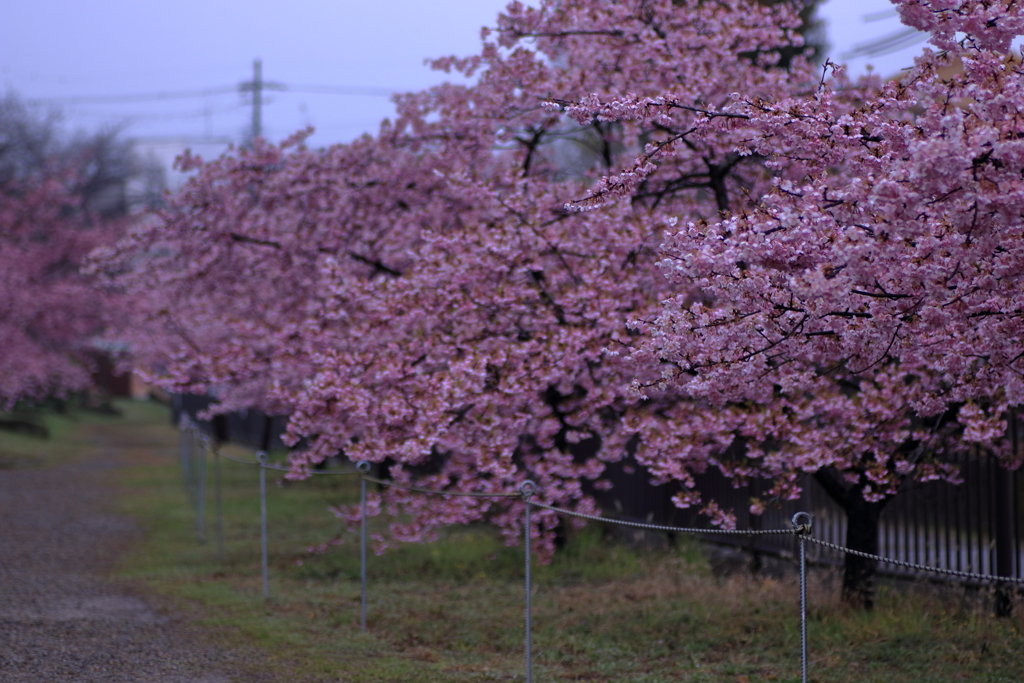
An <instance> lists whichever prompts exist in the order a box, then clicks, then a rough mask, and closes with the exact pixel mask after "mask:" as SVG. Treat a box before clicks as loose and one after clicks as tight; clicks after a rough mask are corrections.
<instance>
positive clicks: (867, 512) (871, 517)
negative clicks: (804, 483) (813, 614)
mask: <svg viewBox="0 0 1024 683" xmlns="http://www.w3.org/2000/svg"><path fill="white" fill-rule="evenodd" d="M814 478H815V480H816V481H817V482H818V483H819V484H821V486H822V488H824V489H825V491H826V493H828V495H829V497H831V498H832V500H834V501H835V502H836V503H837V504H838V505H839V506H840V507H841V508H843V510H844V511H845V512H846V547H847V548H849V549H850V550H859V551H860V552H862V553H869V554H871V555H877V554H878V522H879V519H880V518H881V516H882V508H884V507H885V503H886V501H887V499H883V500H881V501H879V502H876V503H869V502H868V501H866V500H864V497H863V496H862V495H861V493H860V490H861V486H859V485H852V484H850V483H849V482H848V481H846V480H845V479H843V477H842V476H840V475H839V473H838V472H837V471H835V470H834V469H832V468H826V469H822V470H818V471H817V472H815V474H814ZM877 573H878V564H877V561H875V560H869V559H866V558H863V557H858V556H856V555H853V554H851V553H846V557H845V559H844V560H843V593H842V595H843V600H844V601H845V602H848V603H849V604H851V605H854V606H856V607H862V608H864V609H871V608H873V607H874V605H875V575H876V574H877Z"/></svg>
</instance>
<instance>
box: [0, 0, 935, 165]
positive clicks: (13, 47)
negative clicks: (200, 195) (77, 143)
mask: <svg viewBox="0 0 1024 683" xmlns="http://www.w3.org/2000/svg"><path fill="white" fill-rule="evenodd" d="M505 4H506V0H429V1H426V0H369V1H368V0H359V1H358V2H356V1H353V0H291V2H289V3H282V2H280V1H279V0H275V1H273V2H271V1H269V0H248V1H247V2H241V1H240V0H175V2H160V3H156V2H139V0H101V1H100V2H96V3H87V2H82V0H31V1H29V0H5V2H4V6H3V13H2V17H3V18H2V20H0V92H7V91H14V92H16V93H17V94H18V95H19V96H21V97H22V98H23V99H25V100H30V101H37V100H43V101H46V102H48V103H52V104H60V108H61V109H62V110H63V112H64V117H65V120H66V122H67V123H68V124H69V126H70V127H72V128H84V129H96V128H98V127H100V126H103V125H110V124H115V123H120V124H122V125H124V126H126V133H127V134H128V135H130V136H137V137H146V136H171V137H189V138H195V139H198V138H202V137H209V136H213V137H223V138H231V139H234V140H236V141H237V140H238V139H240V138H241V136H242V134H243V132H244V131H245V130H246V129H247V127H248V126H249V125H250V123H249V122H250V120H251V109H250V107H249V105H248V103H247V102H248V101H247V99H246V98H244V97H243V96H242V95H241V94H240V93H239V92H238V91H237V86H238V84H239V83H240V82H242V81H245V80H250V79H251V78H252V63H253V60H254V59H256V58H260V59H262V62H263V77H264V79H266V80H268V81H272V82H277V83H280V84H283V85H285V86H289V87H291V88H292V91H285V92H269V93H268V94H267V100H268V103H267V105H266V106H265V108H264V114H263V121H264V134H265V135H266V137H268V138H270V139H274V140H276V139H280V138H282V137H285V136H286V135H288V134H290V133H292V132H293V131H295V130H296V129H298V128H301V127H304V126H306V125H313V126H315V127H316V129H317V133H316V136H315V137H314V138H313V139H312V140H311V141H310V142H311V144H314V145H325V144H329V143H332V142H341V141H346V140H351V139H352V138H354V137H356V136H358V135H359V134H361V133H363V132H372V131H374V130H375V129H376V127H377V123H378V122H379V121H380V120H381V119H382V118H384V117H386V116H389V115H390V114H391V111H392V108H391V104H390V102H389V101H388V99H387V97H386V96H382V95H381V94H375V93H383V92H388V91H392V90H415V89H419V88H423V87H425V86H428V85H431V84H433V83H437V82H439V81H440V80H442V78H443V76H442V75H439V74H436V73H434V72H431V71H430V70H429V69H428V68H427V67H425V66H424V65H423V60H424V58H426V57H436V56H441V55H445V54H460V55H466V54H472V53H474V52H476V51H477V48H478V46H479V29H480V27H481V26H484V25H493V24H494V18H495V17H496V16H497V13H498V11H499V10H500V9H501V8H503V7H504V5H505ZM97 8H101V9H97ZM890 8H891V5H889V3H888V2H887V1H886V0H829V1H828V2H827V4H826V5H825V6H824V7H823V10H822V14H823V18H824V19H825V20H826V22H828V38H829V41H830V43H831V49H830V56H831V57H832V58H833V59H834V60H836V61H849V62H850V64H851V68H852V70H854V71H861V70H863V68H864V65H865V63H866V61H868V60H866V59H864V58H856V59H851V60H846V59H844V58H843V55H844V54H847V53H849V52H850V50H852V49H853V48H855V46H857V45H858V44H862V43H865V42H868V41H870V40H872V39H876V38H879V37H882V36H885V35H891V34H892V33H894V32H897V31H899V30H900V28H901V26H900V24H899V20H898V19H897V18H896V17H895V13H894V12H891V11H889V10H890ZM879 13H881V16H882V18H881V19H878V18H875V17H872V16H871V15H878V14H879ZM866 16H867V17H868V18H873V19H875V20H873V21H867V22H866V21H864V18H865V17H866ZM922 44H923V42H917V43H916V44H914V45H912V46H911V47H910V48H909V49H905V50H902V51H900V52H897V53H894V54H892V55H887V56H885V57H879V58H874V59H872V60H871V61H874V62H875V64H876V65H877V66H878V70H880V71H882V72H883V73H893V72H895V71H896V70H898V69H899V68H902V67H905V66H907V65H908V64H909V63H910V62H911V60H912V58H913V55H914V54H915V53H916V52H917V51H918V50H920V48H921V45H922ZM301 86H331V87H334V88H336V89H339V91H340V92H341V94H313V93H309V92H298V91H297V90H302V89H303V88H301ZM305 89H307V90H308V88H305ZM211 90H212V91H216V92H213V93H208V92H206V91H211ZM346 90H349V91H352V92H351V94H344V93H345V91H346ZM367 90H369V93H368V94H356V93H361V92H364V91H367ZM178 94H181V95H184V96H182V97H175V98H172V99H160V100H152V101H136V102H125V101H116V100H113V99H111V100H109V101H105V102H89V103H85V102H81V101H79V102H74V101H72V100H70V98H75V97H90V98H97V97H101V98H102V97H107V96H122V95H141V96H149V95H178Z"/></svg>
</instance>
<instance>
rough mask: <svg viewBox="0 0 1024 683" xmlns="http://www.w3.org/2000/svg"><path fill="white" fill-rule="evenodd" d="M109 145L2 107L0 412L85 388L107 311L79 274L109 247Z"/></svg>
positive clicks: (114, 156) (107, 139)
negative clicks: (64, 133) (65, 137)
mask: <svg viewBox="0 0 1024 683" xmlns="http://www.w3.org/2000/svg"><path fill="white" fill-rule="evenodd" d="M114 147H116V145H114V137H113V136H107V135H100V136H97V137H96V138H93V139H91V140H87V141H85V140H79V141H74V142H72V143H63V142H61V141H60V140H59V138H58V135H57V132H56V129H55V123H54V121H52V120H45V119H37V118H35V117H33V116H31V115H30V114H29V113H28V112H27V111H26V110H25V108H24V107H23V106H22V105H21V104H20V102H18V101H17V100H16V99H14V97H13V96H8V97H7V98H5V99H4V100H2V101H0V348H2V349H3V354H0V408H3V409H10V408H11V407H12V406H13V405H14V404H15V403H16V402H18V401H30V402H31V401H38V400H40V399H43V398H46V397H48V396H51V395H66V394H67V393H68V392H71V391H77V390H82V389H85V388H87V387H88V386H89V385H90V372H91V370H92V368H93V363H94V355H95V353H96V352H97V351H96V349H95V348H94V347H93V346H92V344H91V342H92V340H93V338H94V337H95V336H96V335H98V334H99V333H100V332H101V331H102V328H103V324H104V320H105V319H106V316H107V315H108V314H109V313H110V312H111V310H110V307H111V306H113V305H114V301H113V300H111V299H109V298H108V297H107V296H106V295H105V294H104V293H102V292H101V291H100V290H98V289H96V288H95V287H93V286H92V285H91V283H90V282H89V281H88V279H87V278H85V277H84V276H82V275H81V274H80V273H79V265H80V263H81V262H82V260H83V259H84V257H85V255H86V254H88V253H89V252H90V251H91V250H92V249H93V248H95V247H96V246H98V245H99V244H102V243H103V242H104V241H113V239H115V238H116V230H117V225H116V222H115V221H113V220H112V219H110V218H108V217H104V216H102V215H101V214H100V212H101V211H102V210H103V209H109V208H111V207H110V204H109V202H105V201H104V197H103V196H101V195H102V192H103V191H104V190H105V189H107V188H109V187H110V178H109V177H108V175H107V171H108V170H111V165H112V164H113V163H114V162H115V161H117V160H119V159H121V158H122V156H121V154H120V152H121V151H123V150H120V149H113V148H114Z"/></svg>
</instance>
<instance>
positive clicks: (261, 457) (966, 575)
mask: <svg viewBox="0 0 1024 683" xmlns="http://www.w3.org/2000/svg"><path fill="white" fill-rule="evenodd" d="M183 424H184V423H183ZM182 433H183V435H184V434H186V433H187V434H188V436H189V437H190V439H189V442H188V443H187V445H186V444H185V443H183V444H182V447H181V458H182V464H183V469H185V470H186V483H188V484H191V485H192V487H194V488H195V489H199V490H198V491H195V493H194V494H193V495H199V494H202V493H204V491H203V489H204V488H205V486H204V484H205V475H200V473H199V472H198V471H197V470H198V469H199V468H198V467H196V465H195V463H193V462H192V455H193V454H192V453H191V452H189V453H188V454H186V451H191V450H192V447H193V446H194V445H195V444H196V442H197V441H198V442H199V444H200V445H201V447H202V448H201V449H200V450H208V451H209V452H211V453H213V454H214V455H215V456H216V457H217V458H218V460H217V461H215V462H216V463H217V466H218V467H219V458H221V457H223V458H226V459H228V460H231V461H233V462H237V463H241V464H244V465H256V466H258V467H259V468H260V526H261V540H262V548H261V551H262V568H263V595H264V597H268V596H269V583H268V568H267V506H266V475H265V472H266V470H277V471H289V468H287V467H280V466H277V465H272V464H270V463H269V462H268V460H267V454H266V453H265V452H263V451H260V452H258V453H257V454H256V460H257V461H256V462H249V461H246V460H241V459H239V458H234V457H231V456H229V455H227V454H225V453H223V452H222V451H221V450H220V449H218V448H215V447H214V446H213V445H212V444H211V443H210V441H209V440H208V439H207V438H206V436H205V435H202V433H201V432H200V431H199V430H198V428H196V427H195V426H194V425H191V424H190V425H187V426H186V427H184V428H183V429H182ZM186 460H187V461H188V462H187V463H186ZM201 464H202V469H203V470H204V471H205V465H206V463H205V458H203V459H202V462H201ZM370 467H371V465H370V463H369V462H366V461H361V462H359V463H357V464H356V469H355V470H354V471H340V472H339V471H333V472H329V471H312V472H311V474H346V475H358V476H359V486H360V491H359V506H360V544H359V550H360V583H361V598H360V613H359V625H360V628H361V630H362V631H364V632H365V631H366V615H367V608H368V599H367V558H366V543H367V538H368V530H367V519H368V518H369V515H368V511H367V499H366V484H367V482H370V483H374V484H378V485H381V486H387V487H390V488H395V489H401V490H404V491H411V492H415V493H422V494H426V495H436V496H466V497H473V498H509V499H511V498H520V499H521V500H522V501H523V503H524V514H523V518H524V519H523V545H524V550H525V614H524V617H525V656H526V682H527V683H533V652H532V641H533V639H532V621H533V615H532V589H533V585H532V528H533V527H532V510H533V508H539V509H541V510H547V511H549V512H554V513H556V514H561V515H568V516H570V517H577V518H580V519H585V520H589V521H593V522H600V523H604V524H616V525H619V526H625V527H630V528H634V529H648V530H652V531H663V532H669V533H678V534H690V535H696V536H705V535H723V536H768V535H792V536H794V537H795V538H796V540H797V543H798V545H799V570H800V664H801V680H802V682H803V683H807V682H808V680H809V678H808V652H807V650H808V646H807V544H808V543H815V544H817V545H820V546H822V547H825V548H830V549H832V550H836V551H839V552H843V553H848V554H850V555H855V556H857V557H862V558H865V559H869V560H875V561H877V562H883V563H886V564H891V565H896V566H899V567H904V568H906V569H912V570H915V571H919V572H931V573H936V574H944V575H948V576H955V577H958V578H963V579H971V580H976V581H986V582H991V583H996V584H1018V585H1024V578H1014V577H1006V576H993V575H990V574H977V573H974V572H964V571H957V570H953V569H942V568H939V567H929V566H926V565H921V564H916V563H913V562H905V561H903V560H896V559H892V558H888V557H883V556H881V555H873V554H871V553H865V552H862V551H859V550H852V549H850V548H846V547H844V546H841V545H838V544H835V543H829V542H828V541H824V540H822V539H819V538H815V537H814V536H812V535H811V532H812V529H813V524H814V521H813V518H812V517H811V515H810V514H808V513H806V512H798V513H796V514H795V515H793V518H792V524H793V527H792V528H791V529H717V528H698V527H675V526H664V525H660V524H648V523H645V522H631V521H627V520H621V519H614V518H609V517H601V516H598V515H591V514H587V513H583V512H576V511H574V510H566V509H563V508H558V507H554V506H552V505H546V504H544V503H539V502H536V501H535V500H533V498H534V496H535V495H536V494H537V493H538V491H539V490H540V489H539V487H538V486H537V485H536V484H535V483H534V482H532V481H529V480H527V481H524V482H522V484H520V486H519V491H517V492H515V493H489V492H472V491H441V490H435V489H427V488H421V487H417V486H411V485H408V484H401V483H398V482H394V481H387V480H384V479H377V478H375V477H371V476H369V474H368V473H369V471H370ZM200 476H202V477H203V480H200V479H199V477H200ZM215 480H216V484H217V513H218V539H219V543H222V542H223V541H222V540H221V537H222V530H221V527H220V509H221V505H220V474H219V470H218V471H217V475H216V478H215ZM190 488H191V487H190ZM193 490H194V489H193ZM193 490H190V494H192V493H193ZM202 512H203V508H202V503H199V504H198V505H197V514H201V513H202ZM198 524H199V526H198V528H199V529H200V530H201V529H202V526H201V524H202V523H201V522H199V523H198ZM200 538H201V539H202V531H200ZM200 542H202V541H200ZM221 552H222V551H221Z"/></svg>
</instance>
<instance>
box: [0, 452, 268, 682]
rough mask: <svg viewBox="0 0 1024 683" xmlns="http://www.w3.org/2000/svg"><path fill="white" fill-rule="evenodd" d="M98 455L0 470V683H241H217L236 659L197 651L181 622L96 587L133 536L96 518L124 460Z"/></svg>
mask: <svg viewBox="0 0 1024 683" xmlns="http://www.w3.org/2000/svg"><path fill="white" fill-rule="evenodd" d="M89 450H95V449H89ZM99 450H100V451H101V452H102V454H101V455H98V456H90V457H89V458H88V459H85V460H82V461H79V462H77V463H75V464H71V465H64V466H56V467H47V468H41V469H17V470H0V681H2V682H3V683H22V682H24V683H60V682H63V681H75V682H78V681H82V682H83V683H90V682H92V681H104V682H105V683H109V682H116V683H121V682H126V683H127V682H129V681H131V682H136V681H138V682H140V683H142V682H145V683H228V682H230V681H238V680H241V679H240V678H237V677H235V676H232V675H230V674H229V673H227V672H229V671H231V670H232V669H235V670H237V668H236V667H234V666H232V664H231V660H232V659H237V658H238V657H240V655H239V654H238V653H225V652H222V651H219V650H217V649H216V648H214V647H212V646H210V645H206V644H202V643H201V642H200V639H201V638H202V634H201V633H199V632H197V631H196V630H195V629H194V628H193V627H191V626H189V625H188V624H187V623H186V622H185V621H184V620H182V619H180V618H176V617H174V616H173V615H169V614H168V613H166V612H165V611H162V610H159V609H154V607H153V605H152V604H149V603H148V602H147V601H146V600H145V599H143V598H142V597H140V596H138V595H134V594H133V593H132V592H131V590H130V589H129V588H128V587H127V586H125V585H121V584H118V583H116V582H112V581H110V580H108V579H106V578H104V577H105V575H106V573H107V572H108V571H109V569H110V568H111V565H112V562H113V561H114V560H115V559H116V558H117V556H118V555H119V554H120V553H122V552H123V551H124V550H126V549H127V548H128V547H129V546H130V544H131V543H132V542H133V541H136V540H137V539H139V538H140V531H139V529H138V528H137V527H136V525H135V524H134V523H133V522H132V521H131V520H129V519H125V518H123V517H118V516H116V515H112V514H109V513H107V512H105V511H104V509H105V508H107V509H109V507H108V506H107V505H106V503H108V502H109V501H110V499H111V498H110V497H111V496H112V495H115V491H116V489H114V488H113V486H112V476H113V475H114V474H115V473H116V470H117V469H118V468H119V467H121V466H122V465H123V464H124V452H123V449H122V448H119V445H118V444H115V443H111V444H109V447H106V445H105V447H104V448H102V449H99ZM236 663H237V662H236ZM245 680H252V679H251V678H249V677H246V679H245Z"/></svg>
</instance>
